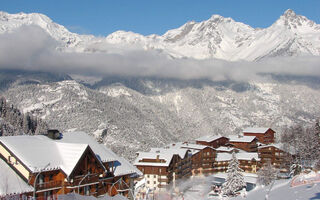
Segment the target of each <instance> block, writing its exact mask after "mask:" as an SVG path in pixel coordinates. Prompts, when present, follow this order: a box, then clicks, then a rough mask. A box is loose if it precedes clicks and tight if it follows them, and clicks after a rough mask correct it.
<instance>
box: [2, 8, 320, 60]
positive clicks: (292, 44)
mask: <svg viewBox="0 0 320 200" xmlns="http://www.w3.org/2000/svg"><path fill="white" fill-rule="evenodd" d="M21 25H38V26H40V27H41V28H43V29H44V30H45V31H46V32H47V33H48V34H49V35H51V36H52V37H53V38H54V39H56V40H57V41H59V42H60V44H61V47H62V48H63V50H65V51H77V52H84V51H85V52H103V53H110V52H114V51H115V50H114V49H113V48H114V45H116V46H117V50H119V49H122V50H126V49H131V48H141V49H144V50H148V49H154V50H158V51H159V52H161V53H165V54H168V55H170V56H171V57H177V58H181V57H189V58H196V59H207V58H218V59H223V60H231V61H235V60H248V61H257V60H261V59H263V58H268V57H278V56H299V55H316V56H319V55H320V25H318V24H316V23H314V22H313V21H311V20H309V19H307V18H306V17H304V16H300V15H297V14H295V13H294V11H292V10H290V9H289V10H287V11H286V12H285V13H284V14H283V15H282V16H280V18H279V19H278V20H277V21H276V22H275V23H274V24H272V25H271V26H270V27H268V28H265V29H260V28H257V29H254V28H252V27H250V26H248V25H245V24H243V23H240V22H235V21H234V20H233V19H231V18H224V17H222V16H219V15H213V16H212V17H211V18H210V19H208V20H206V21H202V22H194V21H191V22H188V23H186V24H184V25H182V26H181V27H179V28H177V29H173V30H169V31H167V32H166V33H165V34H164V35H161V36H159V35H149V36H143V35H140V34H137V33H133V32H125V31H117V32H114V33H112V34H110V35H108V36H106V37H105V38H103V37H94V36H92V35H78V34H75V33H71V32H69V31H68V30H67V29H66V28H65V27H63V26H61V25H59V24H56V23H54V22H52V20H50V19H49V18H48V17H47V16H45V15H42V14H37V13H32V14H25V13H18V14H8V13H5V12H0V34H1V33H5V32H12V31H14V30H15V29H16V28H18V27H20V26H21ZM112 44H113V45H112Z"/></svg>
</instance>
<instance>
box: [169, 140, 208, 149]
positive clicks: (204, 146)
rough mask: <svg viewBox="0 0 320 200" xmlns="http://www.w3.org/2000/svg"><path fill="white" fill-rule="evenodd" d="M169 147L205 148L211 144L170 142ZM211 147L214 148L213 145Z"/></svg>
mask: <svg viewBox="0 0 320 200" xmlns="http://www.w3.org/2000/svg"><path fill="white" fill-rule="evenodd" d="M167 147H168V148H170V149H181V148H183V149H194V150H202V149H205V148H207V147H209V146H206V145H201V144H193V143H182V142H177V143H173V144H170V145H168V146H167ZM209 148H212V147H209ZM212 149H213V148H212Z"/></svg>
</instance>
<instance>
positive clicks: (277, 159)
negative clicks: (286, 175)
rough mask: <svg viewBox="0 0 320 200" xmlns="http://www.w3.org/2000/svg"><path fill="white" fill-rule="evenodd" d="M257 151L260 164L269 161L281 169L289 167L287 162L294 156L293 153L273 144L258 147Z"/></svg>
mask: <svg viewBox="0 0 320 200" xmlns="http://www.w3.org/2000/svg"><path fill="white" fill-rule="evenodd" d="M258 152H259V157H260V158H261V163H262V165H263V164H267V163H271V164H272V165H273V166H274V167H275V168H278V169H282V170H286V169H288V168H289V167H290V166H289V163H290V161H291V160H292V159H293V157H294V155H291V154H290V153H287V152H285V151H283V150H281V149H280V148H278V147H276V146H273V145H266V146H261V147H259V148H258Z"/></svg>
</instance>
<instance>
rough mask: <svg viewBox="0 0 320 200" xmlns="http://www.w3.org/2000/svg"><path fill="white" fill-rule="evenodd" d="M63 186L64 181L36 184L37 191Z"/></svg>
mask: <svg viewBox="0 0 320 200" xmlns="http://www.w3.org/2000/svg"><path fill="white" fill-rule="evenodd" d="M59 187H62V181H49V182H44V183H39V184H37V185H36V188H37V191H39V190H47V189H51V188H59Z"/></svg>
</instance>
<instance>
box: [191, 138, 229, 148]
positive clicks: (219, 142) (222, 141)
mask: <svg viewBox="0 0 320 200" xmlns="http://www.w3.org/2000/svg"><path fill="white" fill-rule="evenodd" d="M228 142H229V139H228V138H227V137H224V136H221V137H218V138H215V139H213V140H210V141H209V140H207V141H204V140H196V144H200V145H205V146H209V147H213V148H218V147H220V146H226V144H227V143H228Z"/></svg>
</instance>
